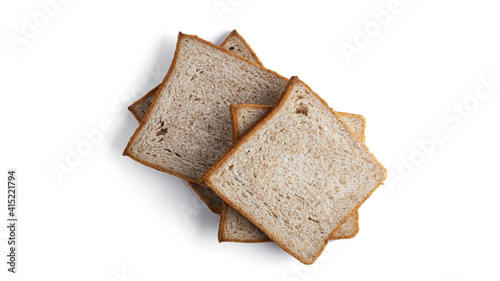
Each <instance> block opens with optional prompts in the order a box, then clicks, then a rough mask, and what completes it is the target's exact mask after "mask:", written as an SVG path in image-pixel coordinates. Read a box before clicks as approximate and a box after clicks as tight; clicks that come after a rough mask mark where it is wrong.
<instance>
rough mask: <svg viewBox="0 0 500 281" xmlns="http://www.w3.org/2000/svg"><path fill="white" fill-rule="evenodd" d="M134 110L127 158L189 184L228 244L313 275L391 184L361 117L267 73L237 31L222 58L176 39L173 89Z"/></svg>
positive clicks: (199, 43)
mask: <svg viewBox="0 0 500 281" xmlns="http://www.w3.org/2000/svg"><path fill="white" fill-rule="evenodd" d="M129 110H130V111H131V112H132V113H133V115H134V116H135V118H136V119H137V120H138V121H139V122H140V125H139V127H138V128H137V130H136V131H135V133H134V134H133V136H132V137H131V138H130V141H129V142H128V144H127V147H126V148H125V151H124V155H126V156H129V157H130V158H132V159H134V160H136V161H138V162H140V163H142V164H144V165H147V166H149V167H152V168H154V169H157V170H160V171H163V172H167V173H170V174H172V175H175V176H178V177H180V178H183V179H185V180H187V181H188V183H189V185H190V186H191V187H192V188H193V190H194V191H195V192H196V193H197V194H198V195H199V196H200V198H201V199H202V200H203V202H205V203H206V205H207V206H208V208H209V209H210V210H211V211H212V212H214V213H221V217H220V224H219V241H221V242H223V241H231V242H267V241H273V242H275V243H276V244H278V245H279V246H280V247H281V248H283V249H284V250H285V251H287V252H288V253H290V254H291V255H292V256H294V257H295V258H297V259H298V260H299V261H301V262H302V263H305V264H311V263H313V262H314V261H315V260H316V259H317V258H318V257H319V255H320V254H321V252H322V251H323V249H324V247H325V246H326V245H327V243H328V241H329V240H332V239H345V238H352V237H354V236H355V235H356V233H357V232H358V208H359V207H360V206H361V204H362V203H363V202H364V201H365V200H366V199H367V198H368V197H369V196H370V195H371V193H372V192H373V191H374V190H375V189H376V188H377V187H378V186H379V185H380V184H382V183H383V181H384V180H385V178H386V175H387V172H386V170H385V168H384V167H383V166H382V165H381V164H380V163H379V162H378V161H377V160H376V159H375V157H374V156H373V155H372V154H371V153H370V152H369V151H368V149H367V147H366V146H365V145H364V130H365V119H364V118H363V116H361V115H357V114H349V113H341V112H336V111H334V110H333V109H331V108H330V106H329V105H328V104H327V103H326V102H325V101H324V100H323V99H322V98H321V97H320V96H319V95H318V94H316V93H315V92H314V91H313V90H311V88H309V87H308V86H307V85H306V84H305V83H304V82H302V81H301V80H299V79H298V78H297V77H292V78H291V79H287V78H285V77H282V76H280V75H279V74H277V73H275V72H274V71H271V70H269V69H266V68H265V67H263V66H262V63H261V62H260V60H259V59H258V58H257V56H256V55H255V53H254V52H253V50H252V49H251V48H250V46H249V45H248V44H247V43H246V41H245V40H244V39H243V37H241V36H240V35H239V34H238V33H237V32H236V31H233V32H231V34H229V36H228V37H227V38H226V39H225V40H224V42H223V43H222V44H221V46H216V45H214V44H212V43H210V42H207V41H205V40H202V39H200V38H198V37H197V36H192V35H185V34H182V33H179V36H178V40H177V46H176V50H175V54H174V58H173V60H172V64H171V66H170V69H169V71H168V73H167V75H166V76H165V79H164V80H163V82H162V83H161V84H160V85H159V86H157V87H156V88H154V89H153V90H151V91H150V92H149V93H147V94H146V95H145V96H144V97H142V98H141V99H139V100H138V101H137V102H135V103H134V104H132V105H131V106H130V107H129Z"/></svg>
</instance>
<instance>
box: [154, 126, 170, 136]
mask: <svg viewBox="0 0 500 281" xmlns="http://www.w3.org/2000/svg"><path fill="white" fill-rule="evenodd" d="M167 132H168V128H165V129H160V130H159V131H158V132H157V133H156V136H157V137H158V136H163V135H165V134H166V133H167Z"/></svg>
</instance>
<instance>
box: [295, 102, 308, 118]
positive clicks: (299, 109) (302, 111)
mask: <svg viewBox="0 0 500 281" xmlns="http://www.w3.org/2000/svg"><path fill="white" fill-rule="evenodd" d="M308 111H309V108H307V106H305V105H304V104H303V103H301V104H299V106H297V109H296V110H295V113H297V114H303V115H305V116H307V112H308Z"/></svg>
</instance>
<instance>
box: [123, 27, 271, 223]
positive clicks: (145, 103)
mask: <svg viewBox="0 0 500 281" xmlns="http://www.w3.org/2000/svg"><path fill="white" fill-rule="evenodd" d="M220 46H221V47H222V48H224V49H226V50H229V51H231V52H233V53H235V54H237V55H240V56H242V57H244V58H246V59H249V60H251V61H254V62H256V63H258V64H260V65H262V63H261V61H260V60H259V58H258V57H257V55H256V54H255V52H254V51H253V50H252V48H251V47H250V45H249V44H248V43H247V42H246V40H245V39H244V38H243V36H241V35H240V34H239V33H238V32H237V31H236V29H235V30H233V31H232V32H231V33H229V35H228V36H227V37H226V39H224V41H223V42H222V44H221V45H220ZM159 87H160V85H158V86H156V87H155V88H153V89H152V90H150V91H149V92H148V93H147V94H146V95H144V96H143V97H141V98H140V99H139V100H137V101H136V102H134V103H133V104H132V105H130V106H129V107H128V110H129V111H130V112H131V113H132V115H133V116H134V117H135V119H136V120H137V121H138V122H141V120H142V119H143V118H144V115H146V112H147V111H148V109H149V107H150V106H151V103H152V102H153V99H154V96H155V94H156V91H157V90H158V88H159ZM188 185H189V186H190V187H191V189H193V191H194V192H195V193H196V194H197V195H198V196H199V197H200V199H201V200H202V201H203V202H204V203H205V204H206V205H207V207H208V208H209V209H210V210H211V211H212V212H214V213H216V214H220V213H221V211H222V203H223V201H222V199H220V197H219V196H217V194H215V192H213V191H212V190H211V189H210V188H207V187H206V186H203V185H199V184H196V183H194V182H189V181H188Z"/></svg>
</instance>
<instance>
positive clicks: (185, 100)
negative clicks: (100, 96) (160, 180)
mask: <svg viewBox="0 0 500 281" xmlns="http://www.w3.org/2000/svg"><path fill="white" fill-rule="evenodd" d="M287 81H288V80H287V79H286V78H284V77H282V76H280V75H278V74H277V73H275V72H273V71H271V70H268V69H266V68H264V67H262V66H261V65H259V64H257V63H255V62H252V61H250V60H248V59H245V58H243V57H240V56H238V55H236V54H234V53H232V52H230V51H228V50H225V49H224V48H221V47H219V46H216V45H214V44H212V43H210V42H208V41H205V40H202V39H200V38H198V37H197V36H193V35H185V34H182V33H179V36H178V40H177V46H176V50H175V54H174V58H173V60H172V64H171V66H170V69H169V71H168V73H167V75H166V76H165V79H164V81H163V82H162V84H161V86H160V87H159V89H158V90H157V91H156V95H155V97H154V99H153V103H152V104H151V106H150V108H149V110H148V111H147V113H146V115H145V116H144V118H143V119H142V121H141V123H140V125H139V128H138V129H137V130H136V131H135V133H134V135H133V136H132V137H131V139H130V140H129V142H128V144H127V147H126V148H125V151H124V153H123V154H124V155H126V156H129V157H131V158H132V159H134V160H136V161H138V162H140V163H142V164H144V165H146V166H149V167H152V168H154V169H157V170H160V171H163V172H167V173H170V174H172V175H175V176H178V177H180V178H183V179H185V180H188V181H191V182H194V183H197V184H201V185H203V182H201V181H200V178H201V176H202V175H203V173H204V172H205V171H206V170H207V169H208V168H209V167H210V166H211V165H212V164H213V163H215V161H217V159H219V158H220V156H222V155H223V154H224V152H225V151H226V149H227V148H228V147H230V146H231V120H230V117H229V105H230V104H239V103H255V104H266V105H273V104H275V103H276V102H277V101H278V99H279V97H280V96H281V93H282V92H283V89H284V88H285V85H286V83H287Z"/></svg>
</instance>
